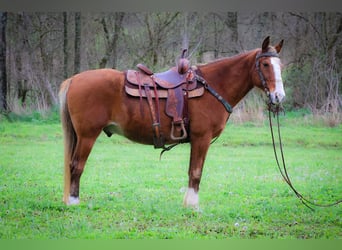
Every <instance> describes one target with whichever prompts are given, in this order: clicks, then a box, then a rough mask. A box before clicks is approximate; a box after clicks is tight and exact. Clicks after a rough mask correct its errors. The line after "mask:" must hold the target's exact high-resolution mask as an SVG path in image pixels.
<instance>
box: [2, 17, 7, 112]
mask: <svg viewBox="0 0 342 250" xmlns="http://www.w3.org/2000/svg"><path fill="white" fill-rule="evenodd" d="M6 24H7V12H0V111H7V108H8V107H7V74H6Z"/></svg>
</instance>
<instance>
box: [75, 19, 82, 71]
mask: <svg viewBox="0 0 342 250" xmlns="http://www.w3.org/2000/svg"><path fill="white" fill-rule="evenodd" d="M80 70H81V13H80V12H76V13H75V61H74V74H77V73H79V72H80Z"/></svg>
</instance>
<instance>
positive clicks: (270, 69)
mask: <svg viewBox="0 0 342 250" xmlns="http://www.w3.org/2000/svg"><path fill="white" fill-rule="evenodd" d="M283 41H284V40H281V42H280V43H278V44H277V45H275V46H270V37H269V36H268V37H266V38H265V40H264V41H263V43H262V49H261V52H259V53H258V54H257V56H256V62H255V63H256V70H257V72H258V76H259V79H258V81H257V82H258V84H257V86H259V87H260V88H263V89H264V90H265V91H266V93H267V95H268V96H269V98H270V101H271V103H272V104H276V105H277V104H280V103H281V102H282V100H283V99H284V97H285V91H284V85H283V80H282V78H281V62H280V59H279V52H280V50H281V48H282V46H283Z"/></svg>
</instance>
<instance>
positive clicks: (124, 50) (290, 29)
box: [0, 12, 342, 123]
mask: <svg viewBox="0 0 342 250" xmlns="http://www.w3.org/2000/svg"><path fill="white" fill-rule="evenodd" d="M0 28H1V29H2V30H3V31H4V32H3V36H2V39H1V41H2V43H0V44H4V46H2V47H3V49H4V50H3V52H5V53H4V55H6V56H5V62H4V63H3V65H2V64H1V62H0V68H1V69H0V71H1V70H2V71H5V73H6V75H5V78H4V77H0V83H1V85H2V88H1V91H0V96H1V97H2V98H0V104H1V105H0V107H2V109H5V110H7V111H14V112H17V113H22V112H25V111H32V110H41V111H44V110H48V109H50V108H51V107H52V106H54V105H56V104H57V102H58V99H57V93H58V88H59V85H60V83H61V81H62V80H63V79H65V78H66V77H68V76H71V75H73V74H74V73H78V72H79V71H83V70H87V69H93V68H102V67H111V68H117V69H119V70H125V69H128V68H134V67H135V65H136V64H137V63H139V62H142V63H144V64H146V65H148V66H149V67H150V68H152V69H154V70H156V71H161V70H164V69H167V68H169V67H171V66H173V65H174V64H175V59H176V58H177V57H178V56H179V55H180V52H181V49H182V48H184V47H189V49H190V51H192V52H193V53H192V55H191V62H192V64H197V63H205V62H208V61H211V60H214V59H216V58H220V57H226V56H231V55H234V54H237V53H240V52H243V51H245V50H250V49H254V48H256V47H260V46H261V42H262V40H263V38H264V37H266V36H267V35H270V36H271V39H272V40H273V41H274V43H276V42H278V41H279V40H280V39H285V46H284V49H283V51H282V52H281V57H282V62H283V64H284V72H283V77H284V80H285V84H286V92H287V101H286V105H287V109H288V110H289V109H298V108H307V109H309V110H310V111H312V112H313V113H315V114H321V113H332V114H334V116H333V119H335V120H337V121H340V119H341V118H340V111H341V74H342V72H341V70H342V67H341V60H342V14H341V13H334V12H328V13H326V12H311V13H299V12H222V13H221V12H207V13H205V12H204V13H197V12H139V13H123V12H113V13H109V12H108V13H78V12H56V13H45V12H44V13H39V12H29V13H28V12H19V13H1V25H0ZM0 50H1V46H0ZM1 65H2V66H5V67H1ZM252 99H253V98H252ZM254 99H255V98H254ZM4 104H6V105H4ZM246 106H248V104H246V103H245V101H244V102H243V103H242V105H241V107H242V108H244V107H246ZM333 123H336V122H333Z"/></svg>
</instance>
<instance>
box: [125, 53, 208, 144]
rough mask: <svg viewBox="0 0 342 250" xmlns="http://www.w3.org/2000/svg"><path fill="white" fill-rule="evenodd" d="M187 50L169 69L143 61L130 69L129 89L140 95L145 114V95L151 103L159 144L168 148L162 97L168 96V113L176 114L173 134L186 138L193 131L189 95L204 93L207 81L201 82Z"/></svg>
mask: <svg viewBox="0 0 342 250" xmlns="http://www.w3.org/2000/svg"><path fill="white" fill-rule="evenodd" d="M185 52H186V50H183V53H182V56H181V58H180V59H179V60H178V63H177V65H176V67H173V68H171V69H169V70H167V71H165V72H161V73H153V72H152V71H151V70H150V69H149V68H147V67H146V66H145V65H143V64H138V65H137V68H138V70H127V72H126V81H125V91H126V93H127V94H128V95H130V96H133V97H139V98H140V112H141V114H142V115H143V110H142V100H143V98H146V99H147V102H148V104H149V108H150V113H151V117H152V128H153V133H154V137H153V142H154V147H155V148H165V139H164V137H163V135H162V134H161V132H160V110H159V99H160V98H162V99H166V106H165V113H166V114H167V115H168V116H170V117H171V118H172V121H171V131H170V138H171V139H172V140H174V141H175V142H185V141H187V140H188V134H189V133H188V129H189V118H188V105H187V102H188V98H194V97H198V96H202V95H203V93H204V88H203V85H197V80H196V76H195V72H194V71H193V69H192V68H191V67H190V63H189V60H188V59H187V58H185V57H184V55H185Z"/></svg>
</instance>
